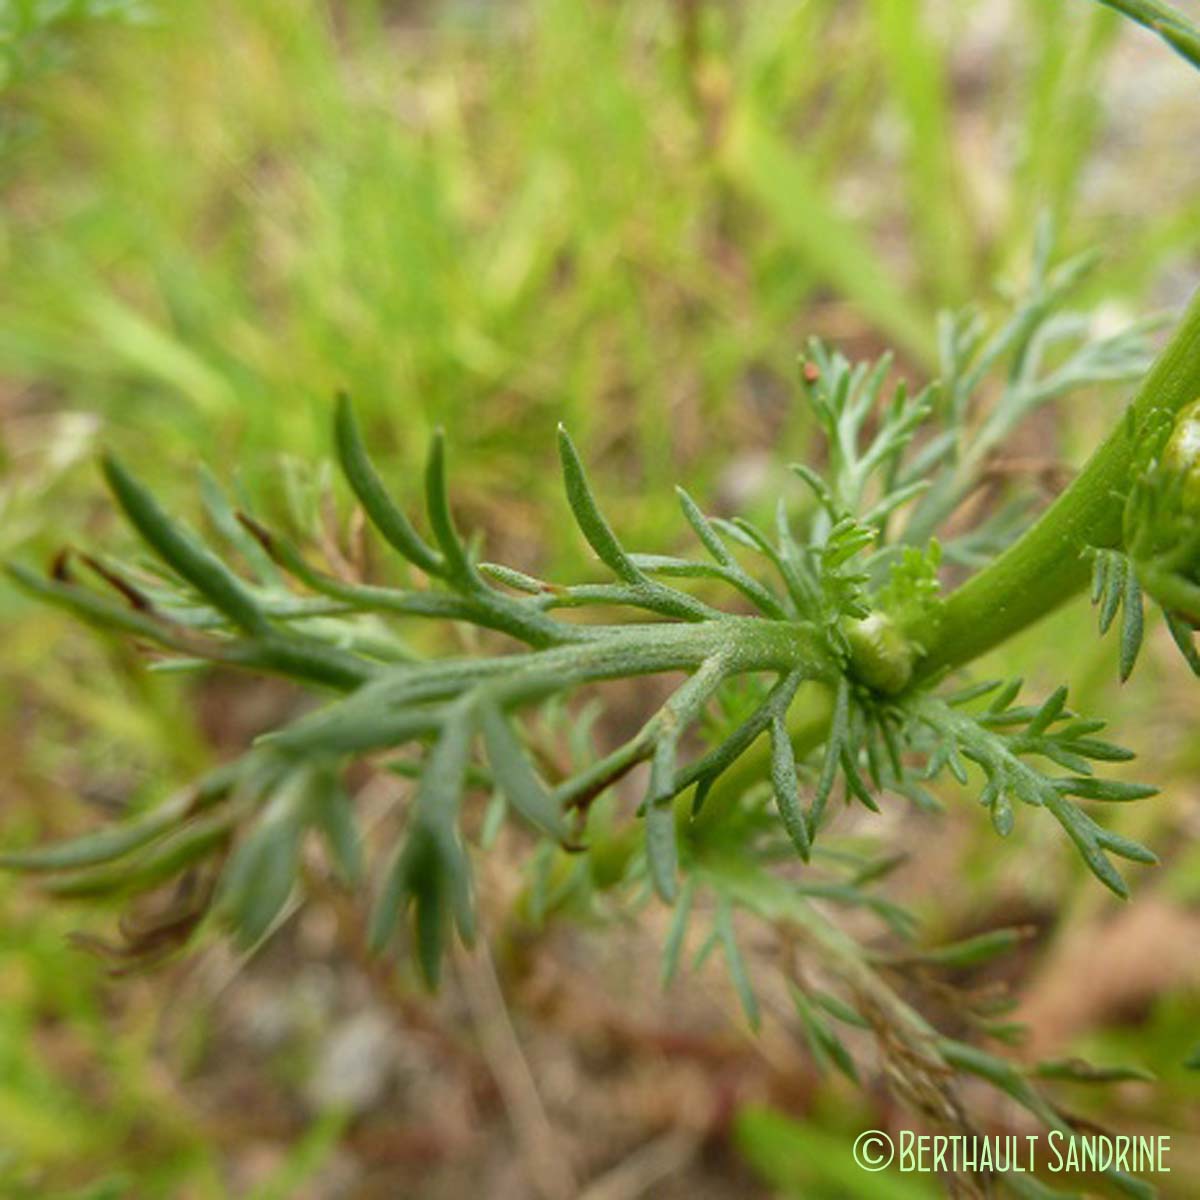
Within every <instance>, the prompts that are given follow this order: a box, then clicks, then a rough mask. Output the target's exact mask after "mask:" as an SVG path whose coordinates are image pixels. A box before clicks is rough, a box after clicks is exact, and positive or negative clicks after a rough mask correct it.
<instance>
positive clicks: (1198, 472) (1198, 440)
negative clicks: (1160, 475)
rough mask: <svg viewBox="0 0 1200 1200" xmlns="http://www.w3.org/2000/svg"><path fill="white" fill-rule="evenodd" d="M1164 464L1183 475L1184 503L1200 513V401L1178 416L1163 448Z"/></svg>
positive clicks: (1196, 401)
mask: <svg viewBox="0 0 1200 1200" xmlns="http://www.w3.org/2000/svg"><path fill="white" fill-rule="evenodd" d="M1162 466H1163V467H1164V469H1166V470H1167V471H1171V472H1178V473H1179V474H1181V475H1183V502H1184V506H1185V507H1186V508H1187V509H1189V510H1191V511H1193V512H1200V400H1194V401H1193V402H1192V403H1191V404H1189V405H1188V406H1187V408H1185V409H1183V410H1182V411H1181V412H1180V414H1179V415H1178V416H1177V417H1176V418H1175V428H1174V429H1173V430H1172V432H1171V436H1170V437H1169V438H1168V439H1167V444H1166V446H1164V447H1163V453H1162Z"/></svg>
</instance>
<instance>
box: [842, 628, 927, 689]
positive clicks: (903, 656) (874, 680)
mask: <svg viewBox="0 0 1200 1200" xmlns="http://www.w3.org/2000/svg"><path fill="white" fill-rule="evenodd" d="M845 633H846V640H847V641H848V642H849V643H850V666H851V669H852V670H853V671H854V674H855V675H856V676H857V677H858V678H859V679H860V680H862V682H863V683H865V684H866V685H867V686H868V687H872V688H874V689H875V690H876V691H879V692H885V693H887V694H888V695H894V694H895V693H897V692H902V691H903V690H904V689H905V688H906V687H907V686H908V681H909V680H910V679H911V678H912V672H913V660H914V658H915V648H914V646H913V644H912V642H910V641H909V640H908V638H906V637H905V636H904V634H903V633H901V632H900V630H899V629H897V628H896V626H895V624H894V623H893V622H892V619H891V618H890V617H889V616H887V615H886V614H884V613H881V612H874V613H872V614H871V615H870V616H869V617H864V618H863V619H862V620H855V621H847V622H846V625H845Z"/></svg>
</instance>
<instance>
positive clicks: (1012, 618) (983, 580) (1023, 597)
mask: <svg viewBox="0 0 1200 1200" xmlns="http://www.w3.org/2000/svg"><path fill="white" fill-rule="evenodd" d="M1197 397H1200V292H1197V294H1196V295H1195V296H1194V297H1193V298H1192V302H1191V304H1190V305H1189V306H1188V309H1187V311H1186V313H1185V314H1184V317H1183V320H1182V321H1181V322H1180V324H1179V326H1178V328H1177V329H1176V331H1175V333H1174V335H1173V336H1172V338H1171V340H1170V342H1169V343H1168V344H1167V346H1166V348H1165V349H1164V350H1163V352H1162V353H1161V354H1160V355H1159V357H1158V359H1157V360H1156V362H1155V364H1154V366H1153V367H1152V368H1151V370H1150V373H1149V374H1148V375H1147V376H1146V378H1145V380H1144V381H1143V383H1142V386H1141V388H1140V389H1139V391H1138V394H1137V397H1136V399H1135V400H1134V402H1133V405H1132V414H1131V416H1132V419H1127V420H1122V421H1121V422H1120V423H1119V424H1118V425H1117V427H1116V429H1114V430H1113V432H1112V433H1111V434H1110V435H1109V437H1108V438H1107V440H1106V441H1105V442H1104V443H1103V444H1102V445H1101V446H1100V448H1099V449H1098V450H1097V451H1096V453H1095V454H1093V455H1092V457H1091V459H1090V460H1089V461H1088V463H1087V465H1086V466H1085V467H1084V469H1083V470H1082V471H1081V472H1080V474H1079V475H1078V476H1077V477H1076V479H1075V481H1074V482H1073V483H1072V484H1071V485H1070V487H1068V488H1067V490H1066V491H1065V492H1063V493H1062V495H1061V496H1059V498H1058V499H1057V500H1056V501H1055V502H1054V503H1053V504H1052V505H1051V506H1050V507H1049V508H1048V509H1047V510H1046V512H1045V513H1043V515H1042V516H1041V517H1040V518H1039V520H1038V521H1037V522H1036V523H1035V524H1034V525H1033V526H1032V527H1031V528H1030V529H1029V530H1028V531H1027V532H1026V533H1025V534H1023V535H1022V536H1021V537H1020V538H1018V539H1017V541H1016V542H1014V543H1013V545H1012V546H1010V547H1009V548H1008V549H1007V550H1006V551H1005V552H1004V553H1003V554H1001V555H1000V556H999V557H998V558H997V559H996V560H995V562H993V563H991V564H990V565H989V566H987V567H985V568H984V569H983V570H982V571H980V572H979V573H978V574H976V575H973V576H972V577H971V578H970V579H968V580H967V582H966V583H964V584H963V585H962V587H960V588H958V590H957V591H955V592H953V593H952V594H951V595H950V596H949V597H948V599H947V601H946V606H945V610H944V613H943V617H942V622H941V625H940V628H939V630H938V633H937V636H936V637H935V638H933V639H932V646H931V648H930V650H929V653H928V654H927V655H926V656H925V658H924V659H923V660H922V661H921V662H920V663H919V664H918V666H917V677H918V678H920V677H927V676H929V675H931V674H933V673H935V672H937V671H939V670H942V669H944V668H947V667H957V666H962V665H963V664H965V663H968V662H970V661H971V660H972V659H974V658H978V657H979V655H981V654H983V653H985V652H986V651H988V650H990V649H991V648H992V647H993V646H997V645H999V644H1000V643H1001V642H1004V641H1006V640H1007V639H1008V638H1010V637H1012V636H1013V635H1014V634H1016V633H1019V632H1020V631H1021V630H1022V629H1024V628H1025V627H1026V626H1027V625H1032V624H1033V623H1034V622H1035V621H1036V620H1038V618H1040V617H1043V616H1046V615H1047V614H1048V613H1050V612H1052V611H1053V610H1054V609H1056V608H1058V607H1059V605H1061V604H1062V603H1064V602H1065V601H1066V600H1069V599H1070V598H1071V597H1072V596H1074V595H1075V594H1076V593H1077V592H1080V591H1082V590H1083V588H1084V586H1085V585H1086V583H1087V580H1088V577H1089V573H1090V567H1089V565H1088V563H1087V561H1086V559H1085V558H1084V556H1083V555H1084V551H1085V550H1086V549H1087V548H1088V547H1089V546H1095V547H1105V546H1116V545H1118V544H1119V543H1120V539H1121V511H1122V506H1123V503H1124V492H1125V491H1126V489H1127V487H1128V483H1129V472H1130V469H1131V464H1132V456H1133V451H1134V448H1135V441H1136V432H1137V430H1138V428H1139V427H1140V425H1141V423H1142V419H1143V418H1144V417H1145V416H1146V415H1147V414H1148V413H1149V412H1150V411H1151V410H1152V409H1156V408H1157V409H1165V410H1167V411H1169V412H1178V411H1179V410H1180V409H1182V408H1183V407H1184V406H1185V405H1187V404H1189V403H1191V402H1192V401H1193V400H1195V399H1196V398H1197Z"/></svg>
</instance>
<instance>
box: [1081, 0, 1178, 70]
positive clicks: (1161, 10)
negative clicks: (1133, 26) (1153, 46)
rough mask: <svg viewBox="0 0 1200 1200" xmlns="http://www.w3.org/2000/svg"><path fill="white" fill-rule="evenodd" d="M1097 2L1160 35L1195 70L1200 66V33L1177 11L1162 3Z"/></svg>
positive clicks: (1154, 0) (1137, 0) (1138, 0)
mask: <svg viewBox="0 0 1200 1200" xmlns="http://www.w3.org/2000/svg"><path fill="white" fill-rule="evenodd" d="M1097 3H1099V4H1103V5H1104V6H1105V7H1106V8H1113V9H1116V11H1117V12H1119V13H1121V14H1123V15H1124V16H1126V17H1128V18H1129V19H1130V20H1131V21H1136V22H1137V23H1138V24H1139V25H1142V26H1144V27H1145V28H1146V29H1149V30H1150V31H1151V32H1152V33H1157V34H1158V36H1159V37H1160V38H1162V40H1163V41H1164V42H1166V43H1167V45H1168V46H1170V47H1171V49H1172V50H1174V51H1175V52H1176V53H1177V54H1180V55H1182V56H1183V57H1184V58H1186V59H1187V60H1188V62H1190V63H1191V64H1192V65H1193V66H1194V67H1200V30H1198V29H1197V28H1196V26H1195V25H1193V24H1192V23H1191V22H1190V21H1189V20H1188V19H1187V17H1185V16H1184V15H1183V13H1181V12H1180V11H1179V10H1178V9H1177V8H1172V7H1171V5H1169V4H1163V3H1162V2H1161V0H1097Z"/></svg>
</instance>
